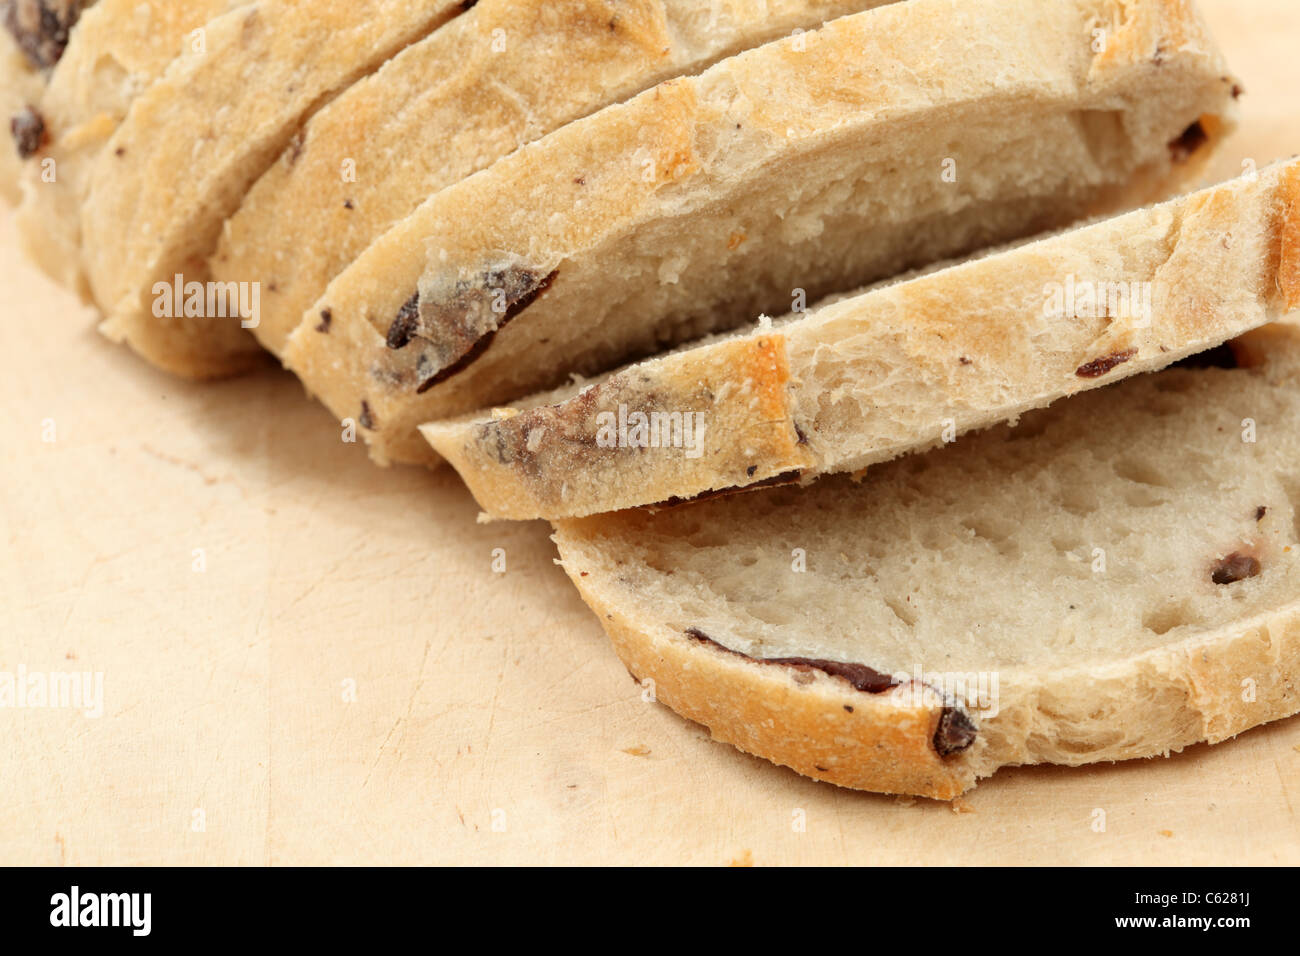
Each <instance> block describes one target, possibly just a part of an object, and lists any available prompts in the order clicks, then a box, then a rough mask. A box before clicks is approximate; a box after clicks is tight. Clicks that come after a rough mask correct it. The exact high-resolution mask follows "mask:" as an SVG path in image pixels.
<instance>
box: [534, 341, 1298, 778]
mask: <svg viewBox="0 0 1300 956" xmlns="http://www.w3.org/2000/svg"><path fill="white" fill-rule="evenodd" d="M1235 354H1236V356H1237V358H1238V359H1239V361H1240V364H1241V365H1242V366H1243V367H1238V368H1214V367H1209V368H1174V369H1168V370H1166V371H1163V372H1160V373H1157V374H1155V375H1145V376H1139V377H1137V378H1134V379H1130V380H1128V381H1126V382H1123V383H1120V384H1118V385H1116V386H1115V387H1113V388H1108V389H1103V390H1100V391H1097V392H1092V393H1089V394H1087V395H1083V396H1080V397H1078V398H1075V399H1073V400H1071V401H1069V402H1063V403H1061V404H1059V405H1056V406H1053V407H1052V408H1050V409H1046V410H1041V411H1036V412H1032V413H1030V414H1029V415H1027V416H1026V417H1025V419H1024V420H1023V421H1022V423H1021V424H1020V426H1019V427H1017V428H1011V427H1007V426H999V427H997V428H995V429H992V430H990V431H988V432H985V433H982V434H980V435H976V436H972V437H969V438H965V439H962V440H961V441H959V442H957V443H956V444H955V445H952V446H950V447H948V448H944V449H941V450H936V451H933V452H931V453H929V454H926V455H917V456H910V457H907V458H903V459H900V460H899V461H896V462H892V463H890V464H887V465H883V466H881V467H880V468H878V469H873V470H872V471H871V472H870V473H869V474H868V476H867V477H866V478H865V479H864V480H862V481H860V482H855V481H854V480H852V479H850V478H848V477H846V476H838V477H834V478H828V479H826V480H825V481H822V482H818V483H817V484H816V485H814V486H813V487H811V488H806V489H799V488H777V489H769V490H767V491H763V492H756V493H754V494H746V495H737V496H732V497H727V498H722V499H718V500H716V501H709V502H702V503H696V504H690V505H683V506H681V507H678V508H673V509H669V510H667V511H660V512H658V513H656V512H655V511H654V510H653V509H651V510H647V509H641V510H637V511H629V512H622V513H618V514H614V515H601V516H597V517H592V518H584V519H577V520H573V521H566V522H562V523H560V524H559V525H557V533H556V541H557V543H558V545H559V549H560V555H561V558H562V561H563V564H564V568H565V570H566V571H567V572H568V574H569V576H570V577H571V578H572V579H573V582H574V583H575V584H576V585H577V587H578V589H579V590H580V591H581V592H582V595H583V597H584V599H585V600H586V601H587V602H588V603H589V604H590V605H591V607H592V608H593V610H595V612H596V613H597V614H598V615H599V617H600V619H601V622H602V624H604V626H605V628H606V630H607V631H608V632H609V634H610V636H611V638H612V639H613V641H614V645H615V648H616V649H617V651H618V653H619V655H620V656H621V657H622V659H623V661H624V662H625V663H626V664H627V666H628V668H629V670H630V671H631V672H632V674H633V675H634V676H635V677H637V678H639V679H641V680H642V681H644V682H647V683H650V682H652V686H653V687H654V692H655V694H656V696H657V698H658V699H659V700H660V701H662V702H664V703H666V704H667V705H668V706H669V707H671V708H673V709H674V710H676V711H677V712H678V713H680V714H682V715H684V716H686V717H689V718H690V719H692V720H696V721H699V722H700V723H703V724H704V725H706V726H707V727H708V728H709V729H710V730H711V731H712V732H713V735H714V736H715V737H717V738H718V739H720V740H725V741H727V742H729V743H732V744H735V745H736V746H737V747H739V748H741V749H743V750H745V751H748V752H749V753H752V754H756V755H759V756H762V757H766V758H768V759H769V760H772V761H774V762H776V763H779V764H784V765H786V766H789V767H792V768H793V769H795V770H796V771H798V772H799V773H802V774H806V775H808V776H810V777H816V778H818V779H821V780H826V781H830V782H832V783H836V784H839V785H841V786H846V787H854V788H859V789H865V790H878V791H886V792H896V793H912V794H920V795H924V796H930V797H939V798H950V797H953V796H955V795H957V794H959V793H960V792H962V791H963V790H965V789H967V788H968V787H970V786H972V785H974V783H975V782H976V780H977V779H979V778H980V777H985V776H988V775H989V774H991V773H993V772H994V771H995V770H997V769H998V768H999V767H1001V766H1005V765H1009V764H1035V763H1058V764H1070V765H1078V764H1085V763H1091V762H1095V761H1113V760H1124V759H1130V758H1134V757H1149V756H1155V755H1159V754H1167V753H1169V752H1170V751H1176V750H1180V749H1181V748H1183V747H1186V746H1188V745H1190V744H1193V743H1196V742H1198V741H1210V742H1212V743H1213V742H1218V741H1222V740H1225V739H1227V738H1229V737H1231V736H1233V735H1235V734H1238V733H1241V732H1242V731H1244V730H1246V729H1248V728H1250V727H1254V726H1256V725H1257V724H1261V723H1264V722H1266V721H1270V720H1276V719H1278V718H1281V717H1286V716H1288V715H1290V714H1294V713H1296V711H1297V710H1300V683H1298V682H1300V332H1297V329H1296V328H1295V327H1294V326H1288V325H1274V326H1267V327H1265V328H1264V329H1261V330H1259V331H1257V332H1253V333H1251V334H1250V335H1249V336H1247V337H1246V338H1245V339H1243V340H1241V341H1239V342H1237V343H1235ZM1224 364H1225V365H1231V364H1232V363H1231V362H1225V363H1224Z"/></svg>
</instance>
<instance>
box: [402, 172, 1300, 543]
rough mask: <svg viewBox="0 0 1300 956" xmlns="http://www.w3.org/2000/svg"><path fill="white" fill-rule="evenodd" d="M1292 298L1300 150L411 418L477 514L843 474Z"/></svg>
mask: <svg viewBox="0 0 1300 956" xmlns="http://www.w3.org/2000/svg"><path fill="white" fill-rule="evenodd" d="M1295 309H1300V161H1297V160H1293V161H1291V162H1288V163H1283V164H1277V165H1275V166H1271V167H1269V168H1267V169H1265V170H1263V171H1261V172H1259V173H1258V174H1252V175H1251V176H1249V177H1245V178H1238V179H1236V180H1233V181H1231V182H1228V183H1225V184H1223V185H1221V186H1216V187H1214V188H1212V189H1208V190H1205V191H1203V192H1200V193H1196V194H1194V195H1191V196H1185V197H1182V198H1180V199H1176V200H1173V201H1171V202H1168V203H1165V204H1163V205H1160V206H1154V207H1150V208H1147V209H1144V210H1141V211H1139V212H1134V213H1131V214H1129V215H1126V216H1121V217H1119V218H1117V219H1113V220H1108V221H1105V222H1100V223H1096V224H1093V225H1090V226H1086V227H1083V228H1080V229H1076V230H1073V231H1071V232H1067V233H1064V234H1060V235H1056V236H1053V237H1051V238H1048V239H1044V240H1041V241H1038V242H1032V243H1028V244H1024V245H1020V246H1017V247H1015V248H1013V249H1011V250H1009V251H1006V252H1003V253H1001V254H997V255H989V256H984V257H981V258H978V259H976V260H975V261H972V262H967V263H964V264H961V265H957V266H954V267H952V268H949V269H943V270H941V271H937V272H931V273H928V274H926V275H923V276H921V277H919V278H916V279H912V280H911V281H905V282H900V283H896V284H892V285H888V286H886V287H884V288H878V289H874V290H870V291H867V292H865V293H863V294H861V295H857V296H852V297H849V298H846V299H841V300H839V301H836V302H835V303H833V304H831V305H827V306H825V307H824V308H820V309H816V310H814V311H813V312H812V313H809V314H806V315H791V316H788V317H786V319H784V320H783V321H781V322H780V323H779V324H778V325H776V326H775V327H773V325H772V323H770V322H768V323H760V324H758V325H756V326H754V327H753V328H752V329H751V330H749V331H748V332H746V333H744V334H742V335H739V336H735V337H731V338H726V339H723V340H721V341H716V342H713V343H711V344H706V345H702V346H700V347H698V348H693V349H688V350H685V351H681V352H677V353H675V354H672V355H669V356H666V357H664V358H660V359H655V360H652V361H648V362H645V363H642V364H639V365H634V366H631V367H630V368H626V369H624V370H622V371H620V372H618V373H617V374H615V375H612V376H610V377H608V378H606V379H604V380H602V381H600V382H599V383H598V384H594V385H590V386H586V387H583V388H581V390H579V389H577V388H570V389H567V390H566V392H565V393H560V394H551V395H548V396H536V397H534V398H532V399H529V400H527V401H525V402H523V403H521V405H522V407H523V410H520V409H518V408H516V409H511V410H509V411H503V412H499V413H498V414H497V415H496V416H495V417H489V416H482V415H480V416H476V417H474V418H471V419H465V420H460V421H455V422H449V423H436V424H432V425H426V426H424V427H423V428H422V429H421V430H422V432H423V433H424V436H425V438H427V439H428V440H429V442H430V443H431V444H432V445H433V447H434V448H435V449H436V450H437V451H438V453H439V454H441V455H442V456H443V457H444V458H446V459H447V460H448V461H450V462H451V464H452V465H454V466H455V467H456V469H457V471H459V472H460V473H461V475H462V477H464V479H465V482H466V484H468V485H469V487H470V490H471V491H473V492H474V495H475V497H476V498H477V499H478V501H479V504H480V505H481V506H482V508H483V509H484V511H486V512H487V513H488V514H489V515H492V516H493V517H497V518H539V517H543V518H565V517H580V516H582V515H588V514H593V513H596V512H601V511H615V510H619V509H623V508H630V507H635V506H637V505H648V504H655V503H658V502H665V501H668V500H671V499H685V498H693V497H697V496H700V495H704V494H708V493H711V492H718V491H722V490H727V489H734V488H740V487H746V486H752V485H760V484H764V483H771V482H774V481H791V480H796V479H798V478H800V477H802V478H803V479H805V480H809V479H812V478H813V477H815V476H817V475H822V474H826V473H830V472H839V471H856V470H858V469H861V468H864V467H866V466H867V465H871V464H875V463H877V462H880V461H884V460H887V459H890V458H894V457H896V456H898V455H899V454H902V453H903V452H906V451H912V450H916V449H918V448H927V447H931V446H933V445H936V444H939V443H940V442H941V441H943V440H945V439H947V440H951V439H952V438H954V437H956V435H957V434H958V433H959V432H962V431H969V430H973V429H978V428H985V427H987V426H988V425H991V424H993V423H994V422H997V421H1003V420H1014V419H1015V418H1017V417H1018V416H1020V415H1021V414H1023V413H1024V412H1026V411H1028V410H1029V409H1031V408H1037V407H1041V406H1044V405H1047V404H1049V403H1050V402H1053V401H1055V400H1057V399H1059V398H1064V397H1066V396H1068V395H1072V394H1075V393H1076V392H1081V391H1084V390H1085V389H1090V388H1096V387H1098V386H1100V385H1105V384H1109V383H1111V382H1113V381H1115V380H1116V379H1117V378H1120V377H1126V376H1128V375H1132V374H1136V373H1138V372H1145V371H1150V370H1152V369H1156V368H1162V367H1164V366H1166V365H1169V364H1171V363H1173V362H1175V361H1177V360H1179V359H1182V358H1184V357H1186V356H1187V355H1189V354H1191V353H1194V352H1200V351H1203V350H1205V349H1208V348H1210V347H1212V346H1215V345H1218V344H1220V343H1222V342H1224V341H1226V340H1227V339H1229V338H1232V337H1234V336H1236V335H1240V334H1241V333H1243V332H1246V331H1248V330H1249V329H1251V328H1254V327H1256V326H1259V325H1263V324H1265V323H1267V322H1272V321H1275V320H1277V319H1279V318H1282V317H1283V316H1285V315H1286V314H1287V313H1289V312H1291V311H1292V310H1295ZM632 416H642V417H643V421H641V422H640V424H642V425H644V427H642V428H641V430H640V431H639V432H638V431H636V429H637V428H638V427H639V426H638V419H636V418H635V417H632ZM684 416H685V417H684ZM620 423H622V424H621V425H620ZM652 423H654V424H655V426H656V427H654V428H653V429H652V428H651V427H650V426H651V424H652ZM674 426H675V430H674ZM687 426H689V427H687ZM620 427H621V428H622V431H621V432H620V430H619V429H620Z"/></svg>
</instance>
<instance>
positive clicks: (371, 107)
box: [212, 0, 884, 355]
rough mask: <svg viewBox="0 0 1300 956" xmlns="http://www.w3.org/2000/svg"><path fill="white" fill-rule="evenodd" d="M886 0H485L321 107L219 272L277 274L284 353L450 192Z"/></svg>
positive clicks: (249, 210) (267, 316)
mask: <svg viewBox="0 0 1300 956" xmlns="http://www.w3.org/2000/svg"><path fill="white" fill-rule="evenodd" d="M882 2H884V0H778V2H774V3H767V4H763V5H762V9H761V10H760V9H759V7H758V6H756V5H753V4H739V3H736V2H735V0H711V2H709V3H700V2H699V0H634V2H630V3H629V2H626V0H624V2H617V3H616V2H613V0H480V2H479V3H477V4H475V5H474V6H473V8H472V9H470V10H469V11H467V13H466V14H465V16H463V17H458V18H457V19H456V20H454V21H453V22H451V23H449V24H448V25H447V26H446V27H445V28H444V29H441V30H437V31H435V32H434V33H433V34H432V35H431V36H429V37H428V38H426V39H425V40H423V41H421V42H420V43H417V44H414V45H412V46H410V47H408V48H407V49H406V50H404V51H403V52H402V53H401V54H399V55H398V56H397V57H395V58H394V59H393V60H391V61H390V62H388V63H387V64H385V65H384V67H383V68H382V69H380V70H379V71H378V72H376V73H375V74H373V75H372V76H370V77H368V78H366V79H365V80H363V81H361V82H359V83H357V84H355V85H354V86H353V87H351V88H350V89H349V90H348V91H347V92H346V93H344V94H343V95H341V96H340V97H339V98H338V99H337V100H335V101H334V102H333V103H331V104H330V105H329V106H328V107H326V108H325V109H324V110H322V111H321V112H320V113H319V114H317V115H316V116H315V117H313V118H312V120H311V121H310V122H309V123H308V124H307V126H306V127H305V129H304V135H303V137H302V143H301V149H300V150H298V149H296V150H295V151H294V152H293V153H292V154H286V155H285V156H282V157H281V160H280V162H278V163H276V164H275V165H274V166H272V167H271V169H270V170H268V171H267V173H266V174H265V175H264V176H263V177H262V178H261V180H259V181H258V183H257V184H256V185H255V186H254V187H253V189H252V190H251V191H250V192H249V194H248V196H247V197H245V199H244V201H243V203H242V205H241V206H240V209H239V211H238V213H237V214H236V215H235V216H233V217H232V218H231V220H230V223H229V225H228V227H227V229H226V230H225V232H224V234H223V237H222V242H221V246H220V247H219V248H218V250H217V253H216V255H215V256H214V257H213V260H212V271H213V274H214V276H215V277H216V278H217V279H218V280H231V279H233V280H239V279H246V278H249V277H251V276H264V277H265V279H266V280H267V285H268V286H269V287H270V291H269V292H268V295H267V296H266V298H265V300H264V302H263V310H262V321H261V323H260V324H259V325H258V326H257V328H256V329H255V330H254V334H255V335H256V336H257V338H258V340H259V341H260V342H261V343H262V344H263V345H264V346H266V347H267V348H268V349H269V350H270V351H272V352H273V353H275V354H277V355H279V354H280V353H281V352H282V351H283V349H284V344H285V340H286V339H287V338H288V336H289V334H290V333H291V332H292V331H293V329H294V327H295V326H296V325H297V324H298V322H299V321H300V320H301V319H302V315H303V313H304V311H306V309H308V308H309V307H310V306H311V305H312V303H314V302H315V301H316V300H317V299H318V298H320V296H321V294H322V293H323V292H324V291H325V287H326V286H327V285H328V283H329V280H330V279H332V278H333V277H334V276H335V275H337V274H338V273H339V272H341V271H343V269H344V268H345V267H346V266H347V265H348V264H349V263H351V262H352V261H353V259H355V258H356V256H357V255H359V254H360V253H361V252H363V251H364V250H365V248H366V246H368V245H369V244H370V242H371V241H373V240H374V239H375V238H376V237H377V236H378V235H380V234H381V233H382V232H383V231H384V230H385V229H387V228H388V227H390V226H391V225H393V223H395V222H396V221H398V220H400V219H401V218H403V217H404V216H406V215H407V214H409V213H410V212H411V211H412V210H413V209H415V207H416V206H418V205H419V204H420V202H421V201H423V200H424V199H425V198H427V197H428V196H430V195H431V194H433V193H435V192H437V191H438V190H439V189H441V188H443V187H445V186H449V185H451V184H452V183H455V182H458V181H459V180H461V179H464V178H465V177H466V176H468V175H470V174H471V173H473V172H475V171H476V170H478V169H481V168H483V167H485V166H488V165H491V163H492V162H494V161H495V160H497V159H499V158H500V157H502V156H505V155H506V154H508V153H510V152H512V151H513V150H515V149H517V148H518V147H520V146H522V145H523V144H524V143H527V142H530V141H532V140H534V139H537V138H539V137H540V136H543V135H545V134H546V133H548V132H550V131H551V130H553V129H556V128H558V127H560V126H562V125H564V124H565V123H567V122H570V121H572V120H574V119H578V118H580V117H582V116H585V115H587V114H588V113H591V112H593V111H594V110H596V109H598V108H600V107H601V106H604V105H606V104H608V103H612V102H618V101H621V100H623V99H625V98H626V97H628V96H631V95H634V94H636V93H638V92H640V91H641V90H643V89H646V88H647V87H649V86H652V85H653V84H654V83H656V82H659V81H661V80H664V79H668V78H670V77H672V76H676V75H678V74H682V73H691V72H695V71H697V70H699V69H701V68H704V67H707V66H708V65H709V64H711V63H712V62H714V61H715V60H717V59H720V58H722V57H724V56H727V55H730V54H732V53H735V52H737V51H738V50H741V49H746V48H748V47H750V46H754V45H756V44H759V43H764V42H767V41H769V40H772V39H775V38H777V37H779V36H782V35H785V34H787V33H789V32H790V31H791V30H792V29H794V28H801V27H802V28H813V27H816V26H819V25H820V24H821V22H822V21H823V20H825V19H831V18H833V17H837V16H840V15H843V14H845V13H852V12H855V11H857V10H861V9H865V8H869V7H872V6H876V5H878V4H880V3H882ZM701 21H707V22H710V23H712V24H713V26H712V27H710V28H709V29H707V30H705V29H700V28H699V27H697V26H695V25H696V24H698V23H699V22H701ZM701 38H702V39H703V40H704V42H703V43H700V42H697V41H698V40H699V39H701ZM430 77H437V81H436V82H430V81H429V78H430ZM449 130H454V131H455V132H454V135H448V131H449ZM345 162H351V163H352V164H353V165H354V167H355V175H351V176H346V177H345V176H344V175H343V174H342V167H343V164H344V163H345Z"/></svg>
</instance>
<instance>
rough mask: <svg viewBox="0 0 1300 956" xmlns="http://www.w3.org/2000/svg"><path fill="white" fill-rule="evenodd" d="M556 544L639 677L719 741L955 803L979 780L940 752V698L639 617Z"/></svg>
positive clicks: (837, 778)
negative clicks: (863, 683)
mask: <svg viewBox="0 0 1300 956" xmlns="http://www.w3.org/2000/svg"><path fill="white" fill-rule="evenodd" d="M556 540H557V542H558V543H559V545H560V554H561V557H562V560H563V561H564V567H565V570H566V571H567V572H568V573H569V577H570V578H571V579H572V580H573V583H574V584H575V585H577V587H578V590H579V592H580V593H581V594H582V597H583V600H584V601H586V602H587V603H588V604H589V605H590V606H591V609H592V610H593V611H595V612H596V614H597V615H598V616H599V617H600V621H601V624H603V625H604V627H605V631H606V633H607V634H609V637H610V640H611V641H612V642H613V644H614V650H615V651H616V652H617V653H618V655H619V658H620V659H621V660H622V661H623V663H624V664H625V665H626V666H627V669H628V671H629V672H631V674H632V676H633V678H634V679H636V680H638V681H639V682H641V683H642V684H643V686H653V689H654V694H655V698H656V699H657V700H660V701H662V702H663V703H664V704H666V705H668V706H669V707H671V708H672V709H673V710H674V711H676V712H677V713H679V714H681V715H682V716H683V717H686V718H687V719H689V720H693V721H695V722H697V723H700V724H703V725H704V726H705V727H707V728H709V731H710V733H712V734H713V736H714V738H716V739H717V740H721V741H725V742H726V743H729V744H732V745H733V746H735V747H738V748H739V749H741V750H743V751H745V752H746V753H749V754H753V755H754V756H757V757H763V758H765V759H767V760H770V761H772V762H773V763H777V764H781V765H782V766H785V767H789V768H790V769H792V770H794V771H795V772H796V773H801V774H803V775H804V776H806V777H812V778H814V779H816V780H824V781H826V782H827V783H833V784H836V785H838V786H841V787H849V788H851V789H854V790H873V791H877V792H881V793H906V794H915V795H918V796H925V797H933V798H935V799H937V800H951V799H952V798H953V797H956V796H958V795H959V794H961V793H962V792H963V791H965V790H967V789H969V788H970V787H972V786H974V784H975V773H974V772H973V770H972V769H971V767H970V765H969V759H968V757H967V756H966V755H964V754H955V755H953V756H951V757H947V758H944V757H940V756H939V754H938V753H937V752H936V751H935V749H934V736H935V732H936V730H937V728H938V725H939V721H940V719H941V716H942V714H943V711H944V707H943V705H942V703H940V702H934V703H931V704H929V705H928V706H922V705H911V706H908V705H903V704H900V703H897V702H896V701H895V699H894V698H892V697H891V696H890V695H888V694H870V693H864V692H862V691H858V690H855V689H854V688H853V687H852V686H851V685H850V684H849V683H848V682H846V681H844V680H841V679H839V678H835V677H830V676H827V675H824V674H811V675H810V674H808V673H807V672H805V671H799V670H794V669H792V668H788V667H781V666H769V665H764V664H760V663H757V662H755V661H752V660H748V659H745V658H743V657H739V656H737V655H734V654H729V653H727V652H726V651H725V650H721V649H719V648H717V647H714V646H710V645H709V644H706V643H701V642H699V641H696V640H692V639H691V638H690V637H689V636H688V635H686V634H674V633H672V632H671V631H668V630H666V629H664V628H662V627H660V626H656V625H655V624H654V623H652V622H648V621H646V620H644V619H641V620H633V619H631V618H630V617H629V616H627V615H626V614H624V613H623V612H622V611H621V610H620V609H619V607H618V605H617V604H616V603H615V602H612V601H608V600H606V598H607V595H606V594H605V593H604V591H603V588H602V587H601V586H600V584H599V583H598V580H599V579H598V578H597V576H596V575H595V574H594V573H593V574H589V575H584V572H583V570H582V566H581V562H580V560H578V559H574V558H573V557H572V556H571V555H570V554H568V553H566V552H567V550H568V549H567V548H566V546H565V535H564V530H563V529H562V528H561V529H559V534H558V535H557V538H556ZM651 681H652V682H653V685H650V684H649V683H648V682H651Z"/></svg>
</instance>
